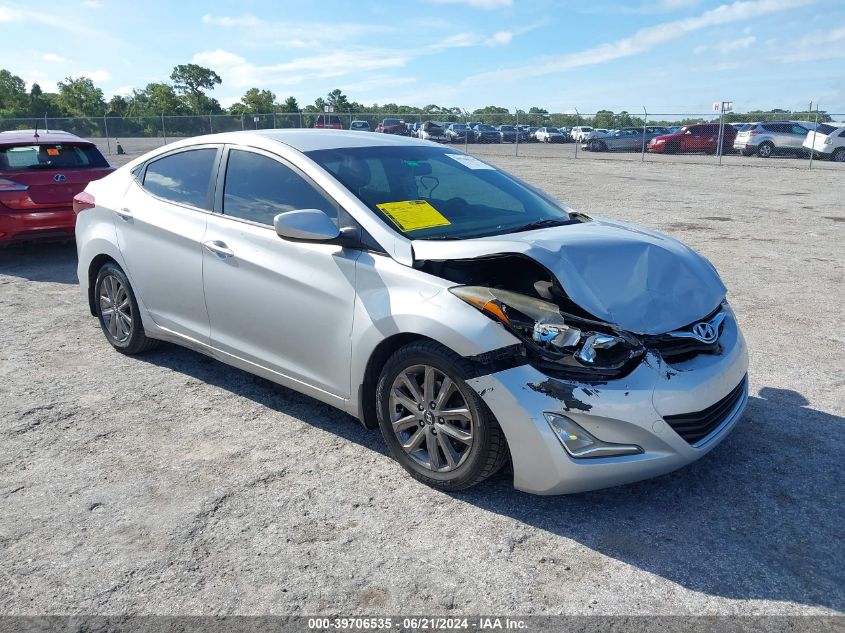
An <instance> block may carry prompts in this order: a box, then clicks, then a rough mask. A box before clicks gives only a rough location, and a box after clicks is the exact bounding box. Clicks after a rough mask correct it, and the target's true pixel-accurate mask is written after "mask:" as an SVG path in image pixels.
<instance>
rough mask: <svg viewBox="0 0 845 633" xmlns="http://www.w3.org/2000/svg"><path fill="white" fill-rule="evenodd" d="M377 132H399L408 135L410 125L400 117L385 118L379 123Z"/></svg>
mask: <svg viewBox="0 0 845 633" xmlns="http://www.w3.org/2000/svg"><path fill="white" fill-rule="evenodd" d="M376 132H381V133H382V134H398V135H399V136H408V126H407V125H405V122H404V121H401V120H399V119H385V120H384V121H382V122H381V123H379V124H378V127H377V128H376Z"/></svg>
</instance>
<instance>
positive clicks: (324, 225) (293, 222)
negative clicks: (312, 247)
mask: <svg viewBox="0 0 845 633" xmlns="http://www.w3.org/2000/svg"><path fill="white" fill-rule="evenodd" d="M273 227H274V228H275V229H276V234H277V235H278V236H279V237H281V238H282V239H285V240H294V241H301V242H328V241H330V240H334V239H337V238H338V237H339V236H340V230H339V229H338V228H337V225H336V224H335V223H334V222H332V220H331V218H329V216H327V215H326V213H325V211H320V210H319V209H297V210H296V211H286V212H285V213H280V214H279V215H277V216H276V217H274V218H273Z"/></svg>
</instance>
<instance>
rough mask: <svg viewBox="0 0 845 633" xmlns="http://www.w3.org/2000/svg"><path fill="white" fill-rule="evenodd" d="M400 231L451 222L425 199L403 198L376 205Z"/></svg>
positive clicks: (444, 224)
mask: <svg viewBox="0 0 845 633" xmlns="http://www.w3.org/2000/svg"><path fill="white" fill-rule="evenodd" d="M376 206H377V207H378V208H379V209H381V211H382V213H384V214H385V215H386V216H387V217H388V218H390V219H391V220H392V221H393V223H394V224H395V225H396V226H398V227H399V230H400V231H418V230H420V229H430V228H431V227H434V226H447V225H449V224H451V222H449V220H447V219H446V218H445V217H443V215H441V213H440V212H439V211H438V210H437V209H435V208H434V207H433V206H431V205H430V204H429V203H428V201H427V200H405V201H403V202H385V203H384V204H377V205H376Z"/></svg>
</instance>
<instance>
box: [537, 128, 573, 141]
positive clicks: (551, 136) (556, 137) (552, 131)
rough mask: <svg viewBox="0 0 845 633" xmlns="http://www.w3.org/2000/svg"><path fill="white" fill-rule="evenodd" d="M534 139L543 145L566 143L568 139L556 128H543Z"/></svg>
mask: <svg viewBox="0 0 845 633" xmlns="http://www.w3.org/2000/svg"><path fill="white" fill-rule="evenodd" d="M534 138H536V139H537V140H538V141H540V142H541V143H565V142H566V137H565V136H564V135H563V132H561V131H560V130H559V129H557V128H556V127H541V128H540V129H539V130H537V132H536V133H535V134H534Z"/></svg>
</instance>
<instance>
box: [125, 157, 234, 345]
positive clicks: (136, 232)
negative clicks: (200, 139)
mask: <svg viewBox="0 0 845 633" xmlns="http://www.w3.org/2000/svg"><path fill="white" fill-rule="evenodd" d="M220 151H221V149H220V147H219V146H217V145H197V146H193V147H191V148H187V149H180V150H176V151H174V152H171V153H169V154H165V155H164V156H162V157H160V158H156V159H154V160H152V161H150V162H149V163H147V165H145V167H144V169H143V170H141V171H140V172H139V173H138V180H137V181H136V182H133V183H132V185H130V187H129V189H128V190H127V192H126V194H125V196H124V199H123V202H122V206H121V207H119V208H117V209H114V213H115V226H116V228H117V240H118V245H119V247H120V251H121V253H122V254H123V257H124V260H125V261H126V264H127V267H128V270H127V271H126V273H127V275H128V276H129V280H130V281H131V283H132V286H133V288H134V289H135V293H136V295H137V296H138V300H139V301H141V302H142V303H143V305H144V306H145V307H146V308H147V310H148V311H149V313H150V315H151V316H152V318H153V320H154V321H155V323H156V324H157V325H159V326H160V327H163V328H165V329H167V330H170V331H171V332H175V333H176V334H179V335H182V336H185V337H188V338H191V339H194V340H197V341H200V342H201V343H208V341H209V325H208V313H207V312H206V308H205V298H204V297H203V290H202V240H203V235H204V234H205V230H206V219H207V218H208V216H209V215H210V212H211V208H212V203H213V183H214V179H213V178H212V176H213V175H214V174H216V169H217V164H218V161H219V155H220Z"/></svg>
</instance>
